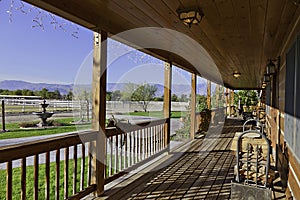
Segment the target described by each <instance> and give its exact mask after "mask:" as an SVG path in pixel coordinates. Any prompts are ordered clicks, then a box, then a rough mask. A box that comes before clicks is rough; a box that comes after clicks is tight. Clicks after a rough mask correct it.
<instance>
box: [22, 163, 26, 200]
mask: <svg viewBox="0 0 300 200" xmlns="http://www.w3.org/2000/svg"><path fill="white" fill-rule="evenodd" d="M21 170H22V171H21V173H22V174H21V200H25V199H26V158H22V162H21Z"/></svg>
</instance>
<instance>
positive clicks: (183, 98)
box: [179, 94, 189, 102]
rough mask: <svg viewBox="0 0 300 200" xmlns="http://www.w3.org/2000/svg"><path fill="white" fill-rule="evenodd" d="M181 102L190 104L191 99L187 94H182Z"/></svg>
mask: <svg viewBox="0 0 300 200" xmlns="http://www.w3.org/2000/svg"><path fill="white" fill-rule="evenodd" d="M179 101H180V102H188V101H189V98H188V96H187V95H186V94H182V95H181V96H180V98H179Z"/></svg>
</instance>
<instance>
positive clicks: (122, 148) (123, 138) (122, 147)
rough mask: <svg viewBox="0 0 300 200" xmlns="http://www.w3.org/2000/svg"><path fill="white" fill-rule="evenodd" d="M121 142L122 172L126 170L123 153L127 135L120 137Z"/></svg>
mask: <svg viewBox="0 0 300 200" xmlns="http://www.w3.org/2000/svg"><path fill="white" fill-rule="evenodd" d="M120 138H121V141H120V143H121V144H120V145H121V152H120V154H121V155H120V170H121V171H122V170H123V169H124V158H123V151H124V140H125V135H124V133H122V135H120Z"/></svg>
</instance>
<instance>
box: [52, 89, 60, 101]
mask: <svg viewBox="0 0 300 200" xmlns="http://www.w3.org/2000/svg"><path fill="white" fill-rule="evenodd" d="M53 99H61V94H60V92H59V90H58V89H56V90H54V92H53Z"/></svg>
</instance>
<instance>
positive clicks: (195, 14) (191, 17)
mask: <svg viewBox="0 0 300 200" xmlns="http://www.w3.org/2000/svg"><path fill="white" fill-rule="evenodd" d="M176 12H177V13H178V17H179V19H180V20H181V21H183V23H184V24H185V25H187V26H189V27H191V26H192V24H200V22H201V20H202V18H203V17H204V14H203V12H202V10H201V9H200V8H199V7H191V8H178V9H177V10H176Z"/></svg>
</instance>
